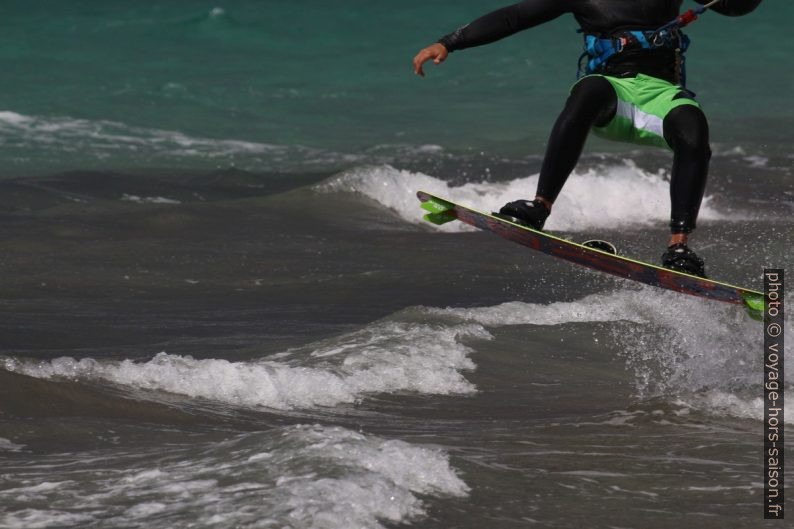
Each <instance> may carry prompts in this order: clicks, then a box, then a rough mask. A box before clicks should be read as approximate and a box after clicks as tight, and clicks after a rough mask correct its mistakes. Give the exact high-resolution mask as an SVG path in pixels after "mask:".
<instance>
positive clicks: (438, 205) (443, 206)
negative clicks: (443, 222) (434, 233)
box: [421, 198, 455, 222]
mask: <svg viewBox="0 0 794 529" xmlns="http://www.w3.org/2000/svg"><path fill="white" fill-rule="evenodd" d="M454 207H455V205H454V204H450V203H449V202H446V201H444V200H441V199H439V198H431V199H430V200H427V201H425V202H422V205H421V208H422V209H423V210H425V211H429V212H430V213H444V212H446V211H449V210H451V209H453V208H454ZM431 222H432V221H431Z"/></svg>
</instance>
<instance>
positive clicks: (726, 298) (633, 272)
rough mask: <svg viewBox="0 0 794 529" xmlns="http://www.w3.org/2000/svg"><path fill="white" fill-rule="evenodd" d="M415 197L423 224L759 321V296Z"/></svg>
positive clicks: (424, 195)
mask: <svg viewBox="0 0 794 529" xmlns="http://www.w3.org/2000/svg"><path fill="white" fill-rule="evenodd" d="M416 195H417V197H418V198H419V200H420V201H421V202H422V208H423V209H424V210H425V211H428V214H427V215H425V220H427V221H429V222H432V223H434V224H444V223H446V222H451V221H453V220H459V221H461V222H465V223H466V224H469V225H471V226H474V227H475V228H479V229H481V230H485V231H490V232H493V233H495V234H497V235H499V236H500V237H502V238H504V239H507V240H510V241H513V242H516V243H518V244H521V245H523V246H526V247H528V248H532V249H533V250H537V251H539V252H543V253H545V254H548V255H552V256H554V257H558V258H560V259H564V260H566V261H570V262H572V263H576V264H578V265H581V266H586V267H588V268H592V269H594V270H598V271H601V272H605V273H607V274H612V275H615V276H618V277H622V278H624V279H631V280H632V281H638V282H640V283H644V284H646V285H651V286H655V287H659V288H664V289H667V290H674V291H676V292H681V293H684V294H690V295H692V296H700V297H704V298H709V299H713V300H716V301H723V302H725V303H734V304H737V305H743V306H744V307H746V308H747V310H748V313H749V314H750V316H751V317H753V318H755V319H761V318H763V310H764V295H763V293H761V292H758V291H755V290H750V289H746V288H742V287H737V286H734V285H729V284H727V283H722V282H719V281H713V280H711V279H704V278H702V277H697V276H693V275H689V274H685V273H682V272H676V271H675V270H669V269H667V268H662V267H660V266H656V265H653V264H650V263H643V262H642V261H636V260H634V259H629V258H627V257H623V256H619V255H613V254H610V253H607V252H604V251H601V250H597V249H595V248H589V247H587V246H582V245H581V244H577V243H575V242H572V241H568V240H566V239H561V238H559V237H556V236H554V235H551V234H549V233H546V232H541V231H536V230H533V229H531V228H528V227H526V226H522V225H520V224H516V223H513V222H510V221H508V220H504V219H500V218H498V217H495V216H493V215H489V214H487V213H482V212H480V211H476V210H473V209H471V208H467V207H465V206H461V205H459V204H455V203H454V202H450V201H448V200H445V199H442V198H439V197H436V196H434V195H431V194H430V193H426V192H424V191H419V192H417V194H416Z"/></svg>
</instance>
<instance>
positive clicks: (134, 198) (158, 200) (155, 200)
mask: <svg viewBox="0 0 794 529" xmlns="http://www.w3.org/2000/svg"><path fill="white" fill-rule="evenodd" d="M121 200H124V201H127V202H135V203H136V204H181V202H180V201H179V200H174V199H172V198H166V197H140V196H138V195H128V194H127V193H124V194H123V195H122V196H121Z"/></svg>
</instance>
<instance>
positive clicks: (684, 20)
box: [678, 9, 698, 27]
mask: <svg viewBox="0 0 794 529" xmlns="http://www.w3.org/2000/svg"><path fill="white" fill-rule="evenodd" d="M697 19H698V16H697V15H696V14H695V11H694V10H692V9H690V10H689V11H687V12H686V13H683V14H681V15H678V25H679V26H680V27H684V26H686V25H687V24H690V23H692V22H694V21H695V20H697Z"/></svg>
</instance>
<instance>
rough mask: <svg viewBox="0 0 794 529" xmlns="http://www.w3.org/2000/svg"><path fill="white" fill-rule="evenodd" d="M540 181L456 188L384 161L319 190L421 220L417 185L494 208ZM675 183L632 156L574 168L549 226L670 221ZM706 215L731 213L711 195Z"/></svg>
mask: <svg viewBox="0 0 794 529" xmlns="http://www.w3.org/2000/svg"><path fill="white" fill-rule="evenodd" d="M537 182H538V176H537V175H532V176H528V177H524V178H519V179H516V180H511V181H508V182H480V183H467V184H464V185H462V186H458V187H453V186H450V185H449V184H448V183H447V182H445V181H444V180H441V179H438V178H435V177H433V176H429V175H426V174H422V173H413V172H410V171H404V170H398V169H395V168H394V167H391V166H389V165H382V166H374V167H360V168H356V169H353V170H351V171H348V172H345V173H342V174H340V175H338V176H336V177H334V178H332V179H330V180H328V181H326V182H324V183H323V184H320V185H319V186H317V187H316V189H317V190H318V191H321V192H328V191H343V192H354V193H361V194H363V195H366V196H367V197H369V198H371V199H373V200H375V201H377V202H379V203H380V204H382V205H384V206H386V207H388V208H390V209H393V210H394V211H396V212H397V213H398V214H399V215H400V216H401V217H403V218H404V219H405V220H407V221H409V222H413V223H421V222H423V221H422V213H423V212H422V210H420V209H419V207H418V204H417V201H416V191H417V190H423V191H427V192H429V193H432V194H436V195H439V196H444V197H450V198H454V199H455V201H456V202H459V203H461V204H464V205H467V206H470V207H472V208H474V209H478V210H480V211H484V212H490V211H493V210H496V209H498V208H499V207H501V206H502V205H504V204H505V203H507V202H509V201H512V200H516V199H519V198H528V197H529V198H531V197H532V196H534V193H535V188H536V186H537ZM669 187H670V184H669V180H668V178H666V177H665V176H664V174H663V173H661V172H660V173H655V174H654V173H649V172H646V171H643V170H642V169H640V168H638V167H637V166H636V165H635V164H634V163H633V162H631V161H629V160H626V161H625V162H624V163H623V164H622V165H612V166H608V167H601V168H598V169H588V170H586V171H584V172H574V174H573V175H571V177H570V178H569V180H568V182H567V184H566V186H565V190H564V191H563V193H562V194H561V195H560V197H559V199H558V200H557V202H555V204H554V214H553V215H552V216H551V217H549V220H548V222H547V223H546V228H547V229H549V230H560V231H582V230H587V229H593V228H597V229H619V228H639V227H645V226H654V225H660V224H662V223H665V222H667V219H668V217H669V214H670V211H669V209H670V204H669V201H670V199H669V195H670V190H669ZM700 218H701V219H702V220H724V219H726V218H727V216H726V215H724V214H723V213H721V212H718V211H717V210H716V209H715V208H714V207H712V206H711V198H710V197H708V196H706V197H705V198H704V200H703V206H702V208H701V212H700ZM734 218H735V217H734ZM439 229H441V230H444V231H466V230H470V229H473V228H470V227H468V226H467V225H465V224H463V223H459V222H454V223H449V224H444V225H442V226H440V227H439Z"/></svg>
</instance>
